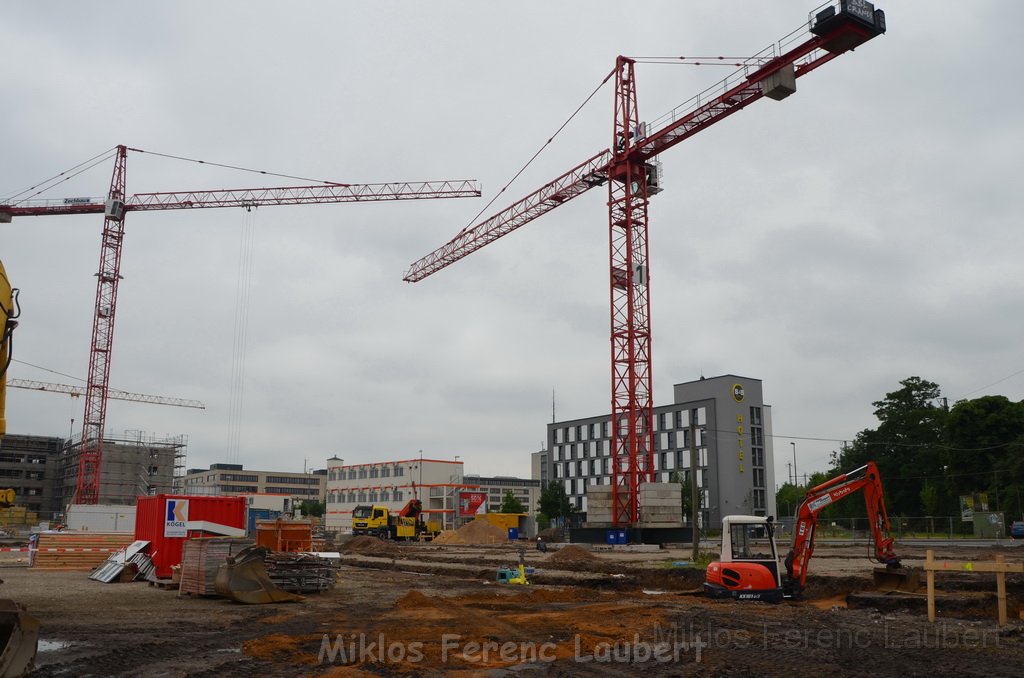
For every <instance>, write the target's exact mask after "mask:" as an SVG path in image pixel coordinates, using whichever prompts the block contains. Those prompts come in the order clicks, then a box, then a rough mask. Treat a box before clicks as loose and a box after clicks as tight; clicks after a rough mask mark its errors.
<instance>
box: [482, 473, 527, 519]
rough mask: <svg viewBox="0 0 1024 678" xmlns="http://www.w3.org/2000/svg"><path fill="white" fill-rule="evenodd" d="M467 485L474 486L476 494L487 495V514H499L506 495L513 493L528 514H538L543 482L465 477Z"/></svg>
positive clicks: (514, 478)
mask: <svg viewBox="0 0 1024 678" xmlns="http://www.w3.org/2000/svg"><path fill="white" fill-rule="evenodd" d="M462 480H463V482H465V483H466V485H469V486H472V487H473V491H474V492H481V493H486V494H487V512H488V513H498V512H499V511H500V510H501V502H502V501H504V499H505V493H506V492H509V491H511V492H512V496H513V497H515V498H516V499H518V500H519V501H520V503H522V505H523V507H524V508H525V509H526V513H528V514H530V515H535V514H536V513H537V501H538V500H539V499H540V488H541V481H540V480H533V479H529V478H516V477H514V476H473V475H470V476H464V477H463V478H462Z"/></svg>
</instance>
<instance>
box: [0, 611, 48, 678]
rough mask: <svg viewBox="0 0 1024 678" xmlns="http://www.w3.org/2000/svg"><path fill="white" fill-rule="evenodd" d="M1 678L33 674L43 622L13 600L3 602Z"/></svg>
mask: <svg viewBox="0 0 1024 678" xmlns="http://www.w3.org/2000/svg"><path fill="white" fill-rule="evenodd" d="M0 640H2V641H3V650H0V678H17V676H24V675H25V674H26V673H28V672H29V671H31V670H32V667H33V665H34V664H35V661H36V648H37V646H38V644H39V621H38V620H37V619H36V618H35V617H33V616H32V615H30V614H29V613H28V612H26V611H25V608H23V607H22V606H21V605H18V604H17V603H16V602H14V601H13V600H0Z"/></svg>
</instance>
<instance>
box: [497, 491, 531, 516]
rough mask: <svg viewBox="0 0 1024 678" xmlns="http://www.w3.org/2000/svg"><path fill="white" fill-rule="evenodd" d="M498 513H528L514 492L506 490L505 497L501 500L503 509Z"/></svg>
mask: <svg viewBox="0 0 1024 678" xmlns="http://www.w3.org/2000/svg"><path fill="white" fill-rule="evenodd" d="M498 511H499V512H500V513H526V507H525V506H523V502H521V501H519V500H518V499H516V497H515V495H514V494H512V490H505V496H504V497H502V499H501V508H499V509H498Z"/></svg>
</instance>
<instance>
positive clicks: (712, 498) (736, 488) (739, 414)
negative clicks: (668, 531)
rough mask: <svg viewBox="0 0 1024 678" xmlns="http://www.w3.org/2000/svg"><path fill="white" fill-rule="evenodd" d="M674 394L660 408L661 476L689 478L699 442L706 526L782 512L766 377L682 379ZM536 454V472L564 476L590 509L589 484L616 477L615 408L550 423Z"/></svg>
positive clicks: (656, 462) (580, 504) (657, 467)
mask: <svg viewBox="0 0 1024 678" xmlns="http://www.w3.org/2000/svg"><path fill="white" fill-rule="evenodd" d="M673 395H674V398H673V402H672V403H671V404H667V405H658V406H655V407H654V408H653V409H654V421H653V422H652V424H653V427H654V450H653V466H654V468H653V471H654V480H655V481H656V482H669V481H670V480H671V479H672V477H673V474H674V473H678V474H679V475H680V476H681V477H682V478H683V479H684V480H685V481H686V482H689V477H690V458H691V448H692V449H695V450H696V467H697V487H698V490H699V493H700V494H699V497H700V500H701V506H702V510H701V514H700V515H701V520H702V523H703V524H704V525H719V524H721V519H722V517H723V516H726V515H730V514H752V515H777V513H776V507H775V480H774V479H775V469H774V457H773V450H772V419H771V408H770V406H768V405H765V404H764V402H763V400H762V388H761V380H759V379H752V378H748V377H739V376H736V375H732V374H726V375H722V376H718V377H709V378H706V379H705V378H703V377H702V378H701V379H699V380H697V381H690V382H685V383H682V384H676V385H675V386H674V389H673ZM691 435H692V441H691ZM691 443H692V444H691ZM533 459H534V464H533V467H534V471H533V473H534V477H535V478H538V479H539V480H543V479H545V478H548V479H553V480H558V481H561V482H563V483H564V484H565V491H566V494H568V495H569V497H570V499H571V501H572V502H573V503H574V504H575V506H576V508H577V509H578V510H579V511H581V512H582V513H584V514H585V513H586V511H587V488H588V487H591V486H595V485H610V484H611V483H612V459H611V415H610V414H604V415H600V416H593V417H587V418H584V419H574V420H570V421H561V422H554V423H551V424H548V440H547V450H546V451H542V452H535V453H534V457H533Z"/></svg>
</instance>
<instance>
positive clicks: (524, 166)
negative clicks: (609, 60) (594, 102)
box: [459, 68, 615, 235]
mask: <svg viewBox="0 0 1024 678" xmlns="http://www.w3.org/2000/svg"><path fill="white" fill-rule="evenodd" d="M613 75H615V69H614V68H613V69H612V70H611V71H609V72H608V75H606V76H604V80H602V81H601V82H600V84H598V86H597V87H595V88H594V91H593V92H591V93H590V95H589V96H588V97H587V98H586V99H584V100H583V103H581V104H580V105H579V106H577V107H576V110H575V111H573V112H572V115H570V116H569V117H568V118H566V120H565V122H563V123H562V124H561V125H560V126H559V127H558V129H557V130H555V133H554V134H552V135H551V137H550V138H549V139H548V140H547V141H545V142H544V143H543V144H541V146H540V148H538V149H537V151H536V152H535V153H534V154H533V155H532V156H530V159H529V160H527V161H526V164H525V165H523V166H522V167H521V168H519V171H518V172H516V173H515V174H514V175H513V176H512V178H511V179H509V180H508V183H506V184H505V185H504V186H502V188H501V190H500V191H498V192H497V193H495V194H494V197H492V198H491V199H490V200H489V201H488V202H487V204H486V205H484V206H483V207H482V208H481V209H480V211H479V212H477V213H476V216H475V217H473V218H472V219H470V220H469V223H468V224H466V226H465V228H463V229H462V230H461V231H460V232H459V234H460V235H461V234H462V233H465V232H466V231H467V230H469V229H470V228H471V227H472V226H473V224H474V223H475V222H476V220H477V219H479V218H480V215H481V214H483V213H484V212H486V211H487V210H488V209H490V208H491V205H493V204H494V201H495V200H497V199H498V197H499V196H500V195H501V194H502V193H504V192H505V191H506V190H508V188H509V187H510V186H511V185H512V184H513V183H514V182H515V180H516V179H518V178H519V176H520V175H521V174H522V173H523V172H525V171H526V168H527V167H529V166H530V165H531V164H533V161H534V160H536V159H537V157H538V156H539V155H540V154H541V153H543V152H544V149H546V148H547V147H548V146H549V145H551V142H553V141H554V140H555V137H557V136H558V135H559V133H561V131H562V130H563V129H565V128H566V126H567V125H568V124H569V123H570V122H572V120H573V118H575V117H576V116H577V115H578V114H579V112H580V111H581V110H583V107H584V106H586V105H587V104H588V103H590V100H591V99H593V98H594V96H595V95H596V94H597V93H598V92H599V91H600V90H601V88H602V87H604V86H605V83H607V82H608V81H609V80H610V79H611V77H612V76H613Z"/></svg>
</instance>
